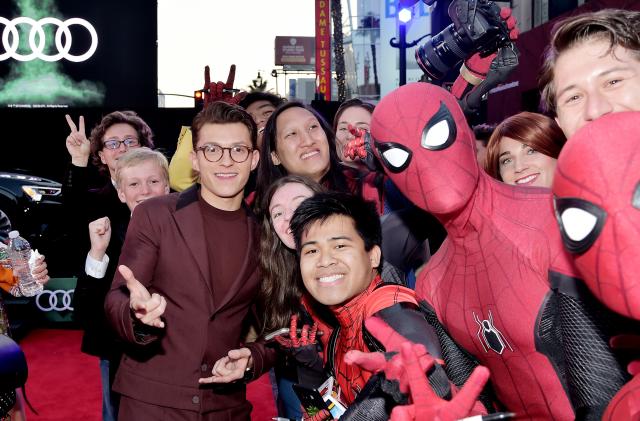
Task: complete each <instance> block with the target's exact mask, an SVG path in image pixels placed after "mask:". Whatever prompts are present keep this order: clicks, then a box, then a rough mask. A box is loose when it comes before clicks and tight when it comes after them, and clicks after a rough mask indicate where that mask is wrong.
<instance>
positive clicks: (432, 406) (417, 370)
mask: <svg viewBox="0 0 640 421" xmlns="http://www.w3.org/2000/svg"><path fill="white" fill-rule="evenodd" d="M365 325H366V327H367V330H368V331H369V332H371V334H373V335H374V336H375V337H376V338H377V339H378V340H379V341H380V342H381V343H382V344H383V345H384V346H385V348H386V349H391V350H394V351H397V350H399V351H400V352H395V353H387V354H382V353H380V352H377V353H363V352H359V351H350V352H348V353H347V355H346V356H345V361H347V363H349V364H358V365H359V366H360V367H361V368H363V369H365V370H369V371H373V372H379V371H383V372H384V374H385V376H386V378H387V379H390V380H397V381H398V383H399V387H400V391H401V392H403V393H409V394H410V404H409V405H402V406H397V407H395V408H394V409H393V411H392V413H391V419H392V420H394V421H404V420H414V419H419V420H422V419H439V420H443V421H446V420H456V419H459V418H464V417H466V416H468V415H469V414H470V413H471V412H472V409H473V407H474V405H475V404H476V401H477V399H478V396H479V395H480V392H481V391H482V388H483V387H484V385H485V383H486V382H487V380H488V378H489V371H488V370H487V368H485V367H476V369H475V370H474V371H473V373H472V374H471V376H470V377H469V379H468V380H467V383H466V384H465V385H464V387H463V388H462V389H461V390H460V391H459V392H458V393H457V394H456V395H455V396H454V397H453V399H452V400H450V401H447V400H444V399H442V398H440V397H439V396H438V395H437V394H436V393H435V392H434V391H433V388H432V387H431V385H430V384H429V382H428V381H427V377H426V376H425V373H426V372H429V371H430V370H432V368H433V367H434V364H435V363H436V360H435V359H434V358H432V357H431V356H430V355H429V353H428V352H427V350H426V348H425V347H424V346H423V345H422V344H414V343H412V342H410V341H408V340H407V339H406V338H404V337H402V336H401V335H399V334H398V333H397V332H396V331H395V330H393V329H392V328H391V327H390V326H389V325H387V324H386V323H385V322H384V321H382V320H381V319H378V318H376V317H372V318H369V319H367V320H366V321H365Z"/></svg>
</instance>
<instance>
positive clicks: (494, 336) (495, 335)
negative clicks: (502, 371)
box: [472, 310, 513, 355]
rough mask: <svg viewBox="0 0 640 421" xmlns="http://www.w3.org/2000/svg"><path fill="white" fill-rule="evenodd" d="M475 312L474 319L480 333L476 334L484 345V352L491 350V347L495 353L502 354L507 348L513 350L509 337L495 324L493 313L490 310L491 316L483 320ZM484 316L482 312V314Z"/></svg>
mask: <svg viewBox="0 0 640 421" xmlns="http://www.w3.org/2000/svg"><path fill="white" fill-rule="evenodd" d="M472 313H473V320H475V322H476V324H477V325H478V333H477V334H476V336H477V337H478V340H479V341H480V344H481V345H482V349H483V350H484V352H489V350H488V349H487V348H489V349H491V350H493V351H494V352H495V353H497V354H500V355H502V353H503V352H504V350H505V349H506V348H509V350H511V352H513V348H511V345H509V342H508V341H507V338H505V337H504V335H503V334H502V332H500V331H499V330H498V328H497V327H496V326H495V325H494V324H493V314H491V310H489V318H488V319H485V320H481V319H480V317H478V315H477V314H476V313H475V312H472ZM480 315H481V316H482V314H480Z"/></svg>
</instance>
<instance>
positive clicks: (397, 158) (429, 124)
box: [365, 83, 628, 420]
mask: <svg viewBox="0 0 640 421" xmlns="http://www.w3.org/2000/svg"><path fill="white" fill-rule="evenodd" d="M365 147H366V148H368V149H369V151H370V152H371V153H372V154H373V155H374V156H375V157H376V158H377V160H378V161H379V162H380V163H381V165H382V167H383V168H384V171H385V172H386V174H387V175H388V176H389V177H390V179H391V180H392V181H393V182H394V184H395V185H396V186H397V187H398V188H399V189H400V190H401V191H402V193H403V194H404V195H405V196H406V197H407V198H408V199H409V200H411V201H412V202H413V203H414V204H415V205H417V206H419V207H420V208H422V209H423V210H425V211H427V212H429V213H431V214H433V215H434V216H435V217H436V218H437V219H439V221H440V222H441V223H442V224H443V225H444V227H445V228H446V230H447V233H448V237H447V239H446V240H445V242H444V243H443V245H442V246H441V248H440V250H439V251H438V253H436V254H435V255H434V256H433V257H432V259H431V260H430V261H429V262H428V264H427V266H426V267H425V269H424V270H423V271H422V272H421V274H420V277H419V278H418V280H417V285H416V292H417V296H418V298H419V299H420V300H421V301H422V302H421V304H422V305H423V306H424V307H425V308H427V309H431V310H433V311H434V312H435V314H436V315H437V319H438V321H439V323H441V325H442V330H443V331H444V332H446V333H448V334H449V335H450V336H451V337H452V338H453V339H454V340H455V341H456V342H457V343H458V344H459V345H461V346H462V347H463V348H464V349H466V350H467V351H469V352H470V353H471V354H472V355H473V356H474V357H475V358H476V359H477V360H478V361H479V362H480V363H481V364H482V365H484V366H486V367H487V368H489V370H490V372H491V381H492V384H493V387H494V389H495V391H496V395H497V398H498V399H499V401H500V402H501V403H502V404H503V405H504V406H505V407H506V408H507V409H508V410H509V411H511V412H515V413H516V414H517V416H518V417H521V418H531V419H545V420H548V419H558V420H569V419H574V418H584V419H597V418H599V417H600V416H601V414H602V412H603V411H604V408H605V407H606V405H607V403H608V402H609V401H610V399H611V397H612V396H613V395H615V393H616V392H617V391H618V390H619V389H620V387H622V385H623V384H624V383H625V382H626V381H627V379H628V375H627V373H626V371H625V370H624V367H623V366H622V365H621V363H619V362H618V361H617V359H616V358H615V356H614V355H613V353H612V351H611V350H610V348H609V346H608V340H609V338H610V337H611V336H612V335H614V334H615V327H618V326H617V323H609V317H608V314H607V310H606V309H605V308H604V307H603V306H602V305H601V304H600V303H599V302H598V301H597V300H596V299H594V298H593V297H592V296H591V295H590V294H589V292H588V290H587V289H586V288H582V283H581V282H580V281H579V279H578V278H577V274H576V272H575V269H574V266H573V262H572V259H571V258H570V257H569V255H568V254H567V253H566V251H565V250H564V248H563V245H562V240H561V238H560V233H559V231H558V228H557V226H556V223H555V218H554V214H553V207H552V200H551V193H550V191H549V190H548V189H541V188H530V187H518V186H510V185H506V184H504V183H501V182H498V181H497V180H494V179H493V178H491V177H490V176H488V175H487V174H485V173H484V172H483V171H482V170H481V169H480V168H479V166H478V164H477V161H476V153H475V141H474V137H473V133H472V131H471V129H470V128H469V126H468V124H467V122H466V120H465V116H464V114H463V112H462V110H461V108H460V106H459V105H458V102H457V101H456V99H455V98H454V97H453V96H452V95H451V94H450V93H448V92H447V91H445V90H443V89H441V88H439V87H437V86H434V85H429V84H425V83H415V84H410V85H406V86H403V87H400V88H399V89H397V90H395V91H393V92H391V93H390V94H388V95H387V96H386V97H384V98H383V99H382V101H381V102H380V104H379V105H378V106H377V107H376V110H375V111H374V114H373V120H372V123H371V140H370V142H369V143H368V144H367V145H365ZM596 314H597V316H595V315H596Z"/></svg>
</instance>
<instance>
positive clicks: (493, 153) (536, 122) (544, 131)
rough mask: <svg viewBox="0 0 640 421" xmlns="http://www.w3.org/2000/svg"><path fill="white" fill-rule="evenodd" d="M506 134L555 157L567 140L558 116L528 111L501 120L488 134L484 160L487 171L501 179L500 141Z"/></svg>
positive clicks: (556, 157)
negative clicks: (489, 135)
mask: <svg viewBox="0 0 640 421" xmlns="http://www.w3.org/2000/svg"><path fill="white" fill-rule="evenodd" d="M503 137H509V138H511V139H513V140H517V141H518V142H522V143H524V144H525V145H527V146H530V147H531V148H533V149H534V150H536V151H538V152H540V153H542V154H544V155H547V156H550V157H551V158H555V159H558V155H560V150H561V149H562V147H563V146H564V144H565V142H566V141H567V138H566V137H565V135H564V133H563V132H562V130H561V129H560V127H559V126H558V124H557V123H556V122H555V120H554V119H552V118H549V117H547V116H544V115H542V114H538V113H530V112H528V111H525V112H522V113H519V114H516V115H514V116H511V117H509V118H507V119H506V120H504V121H503V122H502V123H500V124H498V126H497V127H496V128H495V130H494V131H493V134H492V135H491V137H490V138H489V143H488V144H487V157H486V159H485V163H484V169H485V171H486V172H487V173H488V174H489V175H490V176H491V177H493V178H495V179H497V180H500V181H502V178H501V177H500V141H501V140H502V138H503Z"/></svg>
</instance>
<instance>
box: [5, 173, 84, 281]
mask: <svg viewBox="0 0 640 421" xmlns="http://www.w3.org/2000/svg"><path fill="white" fill-rule="evenodd" d="M0 210H1V211H3V212H4V213H5V214H6V215H7V216H8V218H9V220H10V221H11V227H12V229H14V230H18V231H20V235H21V236H22V237H24V238H26V239H27V240H28V241H29V243H30V244H31V247H32V248H33V249H38V251H40V253H42V254H44V255H46V258H47V265H48V268H49V273H50V275H51V276H58V277H59V276H69V275H71V274H73V269H74V268H71V267H66V266H69V265H68V264H66V261H67V260H68V259H66V258H65V250H68V247H69V246H70V244H69V242H70V236H69V234H68V233H67V232H66V230H65V225H66V223H65V222H66V221H65V217H64V212H63V206H62V185H61V184H60V183H58V182H57V181H53V180H49V179H47V178H42V177H37V176H33V175H28V174H20V173H14V172H2V171H0ZM6 236H7V233H6V232H2V233H0V240H2V241H6V240H5V239H6Z"/></svg>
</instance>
